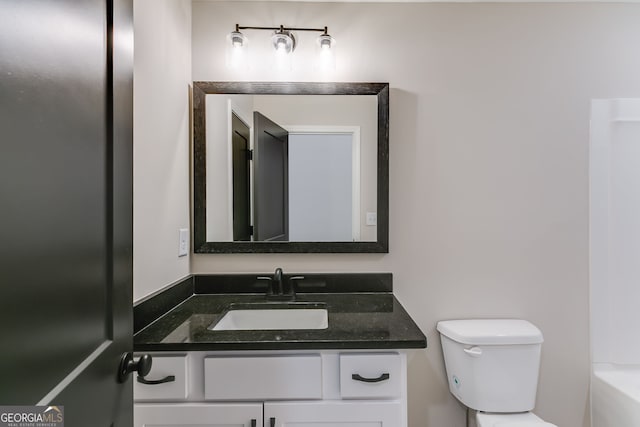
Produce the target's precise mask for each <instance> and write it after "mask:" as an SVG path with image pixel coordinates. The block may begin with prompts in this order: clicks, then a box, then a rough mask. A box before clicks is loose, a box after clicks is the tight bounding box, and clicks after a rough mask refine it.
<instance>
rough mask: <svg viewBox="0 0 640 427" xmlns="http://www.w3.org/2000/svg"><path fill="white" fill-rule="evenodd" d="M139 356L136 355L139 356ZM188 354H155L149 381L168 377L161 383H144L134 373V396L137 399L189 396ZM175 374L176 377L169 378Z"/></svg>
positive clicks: (148, 376) (166, 398) (167, 398)
mask: <svg viewBox="0 0 640 427" xmlns="http://www.w3.org/2000/svg"><path fill="white" fill-rule="evenodd" d="M137 357H138V356H136V358H137ZM187 365H188V362H187V356H186V355H178V356H155V355H154V356H153V359H152V363H151V372H149V375H147V376H146V377H144V380H146V381H148V382H152V381H158V380H162V379H166V380H167V381H166V382H161V383H159V384H144V383H141V382H140V379H139V378H138V375H137V374H135V373H134V375H133V398H134V400H136V401H153V400H185V399H186V398H187V372H188V370H187ZM169 376H173V377H174V379H173V380H170V378H167V377H169Z"/></svg>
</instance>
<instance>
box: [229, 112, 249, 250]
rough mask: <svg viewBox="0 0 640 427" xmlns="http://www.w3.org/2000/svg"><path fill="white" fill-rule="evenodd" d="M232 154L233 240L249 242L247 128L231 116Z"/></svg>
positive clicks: (234, 116)
mask: <svg viewBox="0 0 640 427" xmlns="http://www.w3.org/2000/svg"><path fill="white" fill-rule="evenodd" d="M231 130H232V138H231V145H232V152H233V240H234V241H236V242H237V241H248V240H251V199H250V197H251V189H250V188H249V182H250V175H249V164H250V163H249V162H250V161H251V160H250V159H251V151H250V147H249V137H250V135H249V133H250V131H249V126H247V125H246V124H245V123H244V122H243V121H242V120H240V118H238V116H236V115H235V114H232V116H231Z"/></svg>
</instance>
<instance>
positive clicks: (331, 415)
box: [264, 401, 407, 427]
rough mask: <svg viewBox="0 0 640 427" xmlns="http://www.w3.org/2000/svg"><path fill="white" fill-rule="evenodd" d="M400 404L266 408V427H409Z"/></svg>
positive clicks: (269, 405) (275, 405)
mask: <svg viewBox="0 0 640 427" xmlns="http://www.w3.org/2000/svg"><path fill="white" fill-rule="evenodd" d="M406 426H407V421H406V416H405V413H404V411H403V406H402V403H401V402H399V401H380V402H375V401H368V402H356V401H349V402H342V401H324V402H282V403H265V404H264V427H406Z"/></svg>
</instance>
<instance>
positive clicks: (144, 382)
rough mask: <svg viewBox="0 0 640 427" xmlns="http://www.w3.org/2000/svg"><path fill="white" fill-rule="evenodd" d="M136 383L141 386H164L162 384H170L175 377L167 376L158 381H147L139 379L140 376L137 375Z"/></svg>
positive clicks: (143, 378)
mask: <svg viewBox="0 0 640 427" xmlns="http://www.w3.org/2000/svg"><path fill="white" fill-rule="evenodd" d="M137 379H138V382H139V383H141V384H147V385H156V384H164V383H170V382H173V381H175V380H176V377H175V375H169V376H167V377H164V378H161V379H159V380H148V379H146V378H145V377H141V376H140V375H138V378H137Z"/></svg>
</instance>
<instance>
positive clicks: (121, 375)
mask: <svg viewBox="0 0 640 427" xmlns="http://www.w3.org/2000/svg"><path fill="white" fill-rule="evenodd" d="M151 364H152V360H151V356H150V355H148V354H143V355H142V356H140V359H138V361H137V362H136V361H134V360H133V353H131V352H128V353H124V354H123V355H122V356H121V357H120V364H119V365H118V382H120V383H123V382H125V381H126V380H127V378H128V377H129V374H131V373H132V372H137V373H138V375H140V376H141V377H144V376H145V375H147V374H149V372H150V371H151Z"/></svg>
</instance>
